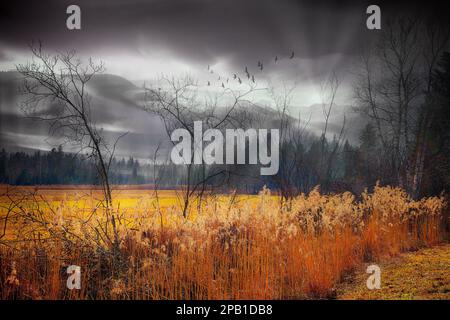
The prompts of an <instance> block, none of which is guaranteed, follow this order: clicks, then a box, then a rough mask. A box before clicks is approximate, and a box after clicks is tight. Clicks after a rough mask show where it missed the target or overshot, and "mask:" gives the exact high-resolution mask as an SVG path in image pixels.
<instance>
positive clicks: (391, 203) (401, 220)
mask: <svg viewBox="0 0 450 320" xmlns="http://www.w3.org/2000/svg"><path fill="white" fill-rule="evenodd" d="M19 194H21V195H18V194H15V195H10V196H8V197H6V196H4V197H3V198H2V200H1V201H2V204H3V205H2V207H3V208H2V209H1V210H2V211H1V212H2V213H1V217H3V218H2V221H3V222H5V221H7V223H8V224H7V228H6V229H7V230H6V231H7V232H6V235H5V237H3V239H2V240H1V245H0V298H1V299H300V298H332V297H333V295H334V288H335V286H336V284H337V283H339V281H340V280H341V279H342V277H343V276H344V275H345V274H346V273H347V272H349V271H350V270H352V269H353V268H355V267H356V266H358V265H360V264H362V263H363V262H372V261H376V260H377V259H380V258H381V257H389V256H395V255H397V254H398V253H400V252H403V251H408V250H414V249H417V248H420V247H424V246H430V245H433V244H436V243H438V242H440V240H441V239H442V236H443V231H442V222H443V221H442V220H443V211H444V208H445V207H446V203H445V201H444V199H443V198H442V197H432V198H426V199H422V200H417V201H414V200H412V199H411V198H410V197H408V195H407V194H406V193H405V192H404V191H403V190H401V189H399V188H392V187H380V186H377V187H376V188H375V189H374V191H373V192H372V193H367V192H366V193H363V194H362V195H361V196H360V197H359V198H358V199H356V198H355V196H353V195H352V194H350V193H342V194H336V195H323V194H321V193H320V192H319V190H318V189H315V190H313V191H312V192H310V193H309V194H308V195H300V196H298V197H296V198H294V199H292V201H291V202H290V203H283V204H281V202H280V201H279V198H278V196H275V195H271V194H270V191H269V190H268V189H263V190H262V191H261V192H260V193H259V195H257V196H238V197H236V196H235V195H229V196H228V195H221V196H210V197H208V198H206V199H205V200H204V202H203V203H202V204H201V212H199V211H198V210H199V208H200V207H199V206H198V205H196V204H194V205H192V207H191V210H190V212H189V217H188V219H184V218H183V217H182V214H181V211H180V209H179V207H177V205H176V204H175V201H174V200H173V199H172V200H169V198H166V199H155V198H154V197H152V196H151V195H141V196H139V197H135V198H134V200H133V201H132V204H131V205H130V203H131V202H130V200H129V199H128V200H125V196H126V192H124V193H122V194H119V195H116V197H115V199H116V200H115V206H114V207H115V210H116V213H117V216H118V217H119V223H118V228H119V232H120V240H121V243H120V260H117V259H114V257H113V253H112V252H111V250H110V249H109V246H108V242H107V241H106V240H105V239H103V238H102V236H101V235H102V234H104V233H107V232H108V230H107V229H108V226H105V224H104V220H103V218H102V216H103V215H102V214H101V212H102V208H101V206H98V205H97V204H96V203H97V202H96V201H95V200H94V198H95V197H94V195H93V194H89V195H88V196H87V198H86V197H83V198H82V197H79V198H77V197H75V196H58V197H57V198H56V199H55V198H52V199H51V201H48V200H46V198H47V199H48V198H49V195H48V194H47V197H46V195H45V193H44V195H42V196H41V197H36V196H35V194H34V196H30V194H29V193H28V196H23V194H24V193H23V192H22V193H19ZM17 199H19V200H21V201H20V202H18V201H17ZM121 199H122V201H121ZM14 201H16V202H17V206H16V207H14V208H13V209H12V210H11V209H10V208H11V203H13V202H14ZM126 201H128V202H129V203H128V205H127V204H126ZM8 208H9V209H8ZM8 210H9V211H8ZM8 212H9V213H8ZM6 215H8V220H6V219H5V217H6ZM99 228H103V229H105V228H106V230H104V233H103V232H99ZM117 261H119V263H118V262H117ZM69 265H79V266H81V271H82V272H81V283H82V286H81V289H80V290H68V289H67V288H66V280H67V277H68V275H67V274H66V268H67V267H68V266H69Z"/></svg>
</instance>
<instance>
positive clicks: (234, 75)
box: [207, 51, 295, 88]
mask: <svg viewBox="0 0 450 320" xmlns="http://www.w3.org/2000/svg"><path fill="white" fill-rule="evenodd" d="M294 55H295V53H294V51H292V53H291V55H290V56H289V59H293V58H294ZM278 60H279V59H278V56H275V58H274V63H277V62H278ZM258 69H259V70H260V71H263V69H264V64H263V62H262V61H258ZM208 72H209V73H211V74H213V73H214V71H213V70H212V69H211V66H210V65H208ZM244 73H245V75H246V77H247V79H248V80H249V81H252V82H253V83H255V75H254V74H250V72H249V71H248V67H245V69H244ZM233 80H235V81H237V82H238V83H239V84H242V79H241V77H239V76H238V74H236V73H235V74H233ZM217 81H219V83H220V82H222V85H221V86H222V88H225V83H228V82H229V81H230V78H226V80H225V78H224V77H221V76H220V75H219V78H218V79H217ZM207 85H208V86H211V81H208V82H207Z"/></svg>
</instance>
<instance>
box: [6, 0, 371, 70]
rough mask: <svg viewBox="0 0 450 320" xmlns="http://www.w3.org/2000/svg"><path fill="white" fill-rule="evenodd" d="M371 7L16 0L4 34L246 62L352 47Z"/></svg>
mask: <svg viewBox="0 0 450 320" xmlns="http://www.w3.org/2000/svg"><path fill="white" fill-rule="evenodd" d="M69 4H78V5H79V6H80V7H81V12H82V30H79V31H69V30H67V29H66V27H65V21H66V17H67V15H66V13H65V10H66V8H67V6H68V5H69ZM366 7H367V4H365V2H364V1H362V2H361V1H360V2H357V3H355V2H353V3H350V2H342V1H333V2H325V1H273V0H247V1H237V0H228V1H211V0H191V1H186V0H171V1H167V0H150V1H139V0H135V1H117V0H113V1H110V0H109V1H106V0H100V1H87V0H86V1H65V0H63V1H61V0H58V1H57V0H53V1H48V0H47V1H32V2H29V1H22V0H16V1H6V2H5V3H3V4H2V8H1V12H2V13H1V14H2V19H1V20H0V39H1V40H0V41H1V42H2V43H3V44H4V45H5V46H8V47H14V48H23V49H24V48H25V45H26V44H27V43H29V42H30V41H31V40H32V39H35V40H37V39H41V40H42V41H43V42H44V43H45V44H46V46H48V47H49V48H52V49H61V48H64V47H65V48H73V47H75V48H77V49H80V50H89V49H93V48H96V49H98V48H102V47H103V48H105V49H108V48H109V49H116V48H120V49H122V50H124V49H125V50H131V51H133V50H135V49H136V48H139V47H140V46H142V44H143V43H145V44H146V45H147V46H148V47H150V48H151V47H153V46H156V47H164V48H166V49H168V50H171V51H172V52H175V53H176V54H177V55H180V56H182V57H183V58H184V59H188V60H191V61H194V62H200V61H201V62H208V63H210V62H214V60H215V59H217V58H218V57H221V56H228V57H230V58H231V59H232V62H234V63H236V64H238V65H243V64H245V63H250V62H252V61H254V60H255V59H271V58H273V57H274V56H275V55H279V56H283V55H284V56H287V55H289V54H290V53H291V51H292V50H294V51H295V52H296V56H298V57H304V58H310V57H314V58H317V57H318V56H321V55H326V54H332V53H342V54H350V53H353V52H354V51H355V50H356V49H357V47H358V40H361V39H363V38H366V37H367V36H370V34H369V33H368V32H366V30H365V28H364V26H365V18H366V15H365V8H366ZM355 40H356V41H355Z"/></svg>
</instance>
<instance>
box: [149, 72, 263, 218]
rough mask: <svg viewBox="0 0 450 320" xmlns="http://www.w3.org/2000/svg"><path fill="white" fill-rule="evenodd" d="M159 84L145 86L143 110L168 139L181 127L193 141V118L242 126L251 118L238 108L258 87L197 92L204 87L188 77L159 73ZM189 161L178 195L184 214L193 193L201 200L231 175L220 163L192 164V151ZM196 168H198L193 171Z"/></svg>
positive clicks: (208, 124)
mask: <svg viewBox="0 0 450 320" xmlns="http://www.w3.org/2000/svg"><path fill="white" fill-rule="evenodd" d="M158 85H159V86H160V87H159V88H157V89H155V88H145V90H146V102H145V105H144V110H145V111H147V112H149V113H151V114H155V115H157V116H158V117H159V118H160V119H161V120H162V122H163V124H164V127H165V131H166V133H167V136H168V137H169V138H170V136H171V133H172V132H173V131H174V130H176V129H179V128H183V129H185V130H187V132H189V135H190V138H191V140H192V141H193V139H194V121H197V120H201V121H202V123H203V129H204V130H206V129H218V130H223V129H224V128H226V127H235V128H239V127H240V128H242V127H245V124H246V123H248V121H249V119H250V118H249V114H248V113H247V112H246V111H245V109H243V108H241V107H243V106H244V105H246V106H248V105H251V104H252V102H251V100H250V99H249V98H250V97H251V94H252V93H253V92H255V91H256V90H258V89H257V88H256V84H252V83H250V84H248V85H246V89H245V90H243V91H239V90H233V89H231V88H219V89H218V93H215V94H212V95H206V96H205V95H204V94H201V92H200V91H201V90H202V89H204V88H202V87H201V86H200V85H199V84H198V82H197V81H196V80H194V79H193V78H192V77H190V76H185V77H182V78H175V77H166V76H162V77H161V78H160V79H159V82H158ZM242 86H244V84H242ZM192 148H193V146H192ZM192 151H194V150H192ZM190 160H191V161H190V162H189V163H187V164H186V165H185V169H186V170H185V177H184V179H183V180H184V181H183V183H182V186H181V187H182V192H181V197H180V198H181V202H182V203H181V206H182V210H183V216H184V217H186V216H187V214H188V208H189V205H190V201H191V198H192V196H194V195H197V196H198V199H199V200H201V198H202V196H203V194H204V192H205V191H206V189H207V184H208V183H210V182H212V181H213V180H219V181H220V182H219V184H223V183H224V182H225V181H226V180H227V178H228V177H229V174H230V172H229V170H227V169H226V168H224V167H223V166H206V165H205V164H204V163H203V164H196V165H194V152H191V159H190ZM196 168H197V169H198V170H195V169H196Z"/></svg>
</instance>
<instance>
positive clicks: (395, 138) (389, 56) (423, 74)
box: [355, 17, 449, 195]
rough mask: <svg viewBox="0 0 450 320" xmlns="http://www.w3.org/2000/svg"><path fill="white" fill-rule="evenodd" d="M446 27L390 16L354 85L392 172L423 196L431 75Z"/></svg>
mask: <svg viewBox="0 0 450 320" xmlns="http://www.w3.org/2000/svg"><path fill="white" fill-rule="evenodd" d="M445 29H446V28H442V27H441V26H440V25H438V24H435V23H433V22H429V23H424V22H423V21H421V20H420V19H417V18H411V17H402V18H400V19H397V20H396V21H395V22H392V21H390V22H389V23H387V24H386V28H384V29H383V31H382V33H381V36H380V39H379V41H378V43H377V44H376V45H375V46H374V47H372V48H368V49H367V50H365V51H364V52H363V54H362V55H361V59H360V62H361V64H360V71H359V73H358V77H357V80H356V84H355V97H356V100H357V102H358V104H359V106H358V108H357V110H358V111H359V112H362V113H363V114H365V115H366V116H367V117H368V118H369V120H370V121H371V122H373V124H374V126H375V128H376V130H377V136H378V139H379V141H380V143H381V146H382V148H383V153H384V155H385V159H386V164H387V165H386V166H385V167H386V168H387V170H386V171H387V172H385V173H384V175H385V176H387V177H395V178H394V180H395V181H391V182H395V183H398V184H399V185H401V186H403V187H404V188H406V189H407V190H408V191H409V192H410V193H411V194H414V195H418V193H419V186H420V180H421V176H422V175H423V161H424V154H425V153H426V149H427V148H426V139H425V136H426V132H427V131H428V129H429V128H428V127H429V124H428V119H430V117H429V112H430V108H428V107H427V103H426V96H427V95H428V94H429V92H430V81H431V75H432V72H433V70H434V68H435V65H436V62H437V60H438V58H439V56H440V55H441V54H442V52H443V50H444V49H445V48H446V47H447V46H448V40H449V33H448V30H445Z"/></svg>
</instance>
